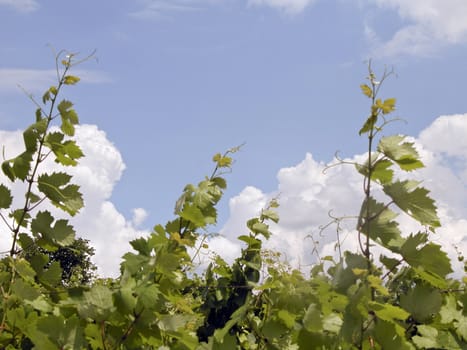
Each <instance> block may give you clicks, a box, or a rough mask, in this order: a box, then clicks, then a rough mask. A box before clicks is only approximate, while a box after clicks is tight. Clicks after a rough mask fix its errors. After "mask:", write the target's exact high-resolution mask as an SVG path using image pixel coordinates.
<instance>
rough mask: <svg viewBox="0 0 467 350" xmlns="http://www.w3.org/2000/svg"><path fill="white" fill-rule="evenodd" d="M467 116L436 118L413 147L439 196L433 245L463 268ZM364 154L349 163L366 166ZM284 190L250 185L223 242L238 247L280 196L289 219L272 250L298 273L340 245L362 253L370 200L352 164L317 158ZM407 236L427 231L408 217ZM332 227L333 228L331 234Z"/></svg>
mask: <svg viewBox="0 0 467 350" xmlns="http://www.w3.org/2000/svg"><path fill="white" fill-rule="evenodd" d="M466 128H467V114H466V115H454V116H443V117H440V118H438V119H436V120H435V121H434V122H433V123H432V124H431V125H430V126H429V127H427V128H426V129H425V130H423V131H422V132H421V133H420V136H419V137H418V138H416V139H414V140H413V141H414V142H415V144H416V146H417V148H418V149H419V152H420V155H421V157H422V159H423V161H424V163H425V165H426V167H425V168H424V169H422V170H420V171H418V172H416V174H415V173H414V174H410V177H414V176H416V177H417V178H418V179H420V180H422V181H423V186H425V187H426V188H428V189H429V190H430V191H431V195H432V197H433V198H435V199H436V201H437V205H438V209H439V210H438V215H439V216H440V219H441V223H442V228H440V229H438V230H437V232H436V233H435V234H432V235H431V239H432V240H433V241H435V242H437V243H439V244H441V245H442V246H443V248H444V249H445V251H447V252H448V254H449V256H450V257H451V259H452V261H453V263H454V264H457V265H455V266H454V267H455V269H456V271H457V273H458V274H459V273H461V272H460V271H462V267H461V264H460V263H457V259H456V257H457V253H456V249H457V250H458V251H460V252H467V226H466V225H465V224H466V221H467V214H466V213H467V177H466V176H465V175H466V173H467V148H466V142H467V141H466V138H465V135H467V129H466ZM363 159H364V156H362V155H356V156H354V157H353V158H352V159H347V161H349V162H350V161H359V162H361V161H363ZM277 178H278V189H277V190H276V191H274V192H272V193H263V192H262V191H261V190H259V189H257V188H255V187H247V188H246V189H245V190H243V191H242V192H241V193H240V194H239V195H237V196H236V197H234V198H232V199H231V200H230V212H231V214H230V219H229V220H228V221H227V223H226V225H225V226H224V228H223V229H222V231H221V233H222V235H223V237H225V238H228V239H230V240H231V241H232V242H235V237H236V236H238V235H239V234H244V233H245V232H247V228H246V226H245V222H246V220H247V219H248V218H251V217H254V216H256V215H258V214H259V212H260V210H261V208H263V207H264V206H265V204H266V203H267V202H268V201H269V200H270V199H271V198H273V197H276V196H279V202H280V207H279V214H280V217H281V221H280V222H279V224H278V225H273V226H272V230H273V232H274V234H273V236H272V237H271V239H270V240H269V241H267V242H266V246H267V247H268V248H271V249H275V250H277V251H279V252H281V253H282V254H283V257H284V258H285V259H286V260H287V261H288V262H289V263H290V264H291V265H292V266H293V267H295V268H306V266H308V265H309V264H311V263H313V262H315V261H316V260H317V255H318V254H319V255H320V256H323V255H333V256H337V251H336V242H337V239H339V242H340V243H341V247H342V249H348V250H351V251H357V250H358V244H357V239H356V238H357V237H356V232H355V229H354V228H355V223H356V221H355V219H351V218H352V217H355V215H357V214H358V212H359V210H360V205H361V201H362V199H363V191H362V178H361V176H360V175H359V174H358V173H357V172H356V170H355V169H354V167H353V166H351V165H340V166H336V167H331V168H326V165H325V163H323V162H318V161H315V160H314V159H313V157H312V155H311V154H307V155H306V156H305V159H304V160H303V161H302V162H300V163H299V164H297V165H296V166H292V167H289V168H283V169H281V170H280V171H279V173H278V176H277ZM337 217H348V218H349V219H346V220H342V221H341V222H340V224H339V226H336V225H329V226H326V225H327V224H328V223H330V222H333V220H334V218H337ZM399 219H400V220H399V221H400V225H401V229H402V232H406V233H410V232H417V231H418V230H419V229H420V226H419V225H418V224H416V222H415V221H414V220H413V219H411V218H410V217H408V216H406V215H400V216H399ZM325 226H326V228H325V229H323V228H324V227H325Z"/></svg>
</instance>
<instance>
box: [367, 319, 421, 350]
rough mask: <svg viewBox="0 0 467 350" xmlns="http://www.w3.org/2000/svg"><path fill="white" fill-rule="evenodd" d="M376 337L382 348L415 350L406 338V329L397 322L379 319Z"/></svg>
mask: <svg viewBox="0 0 467 350" xmlns="http://www.w3.org/2000/svg"><path fill="white" fill-rule="evenodd" d="M374 337H375V340H376V342H377V344H378V345H380V347H378V348H380V349H397V350H414V348H413V346H412V345H411V344H410V343H408V342H407V341H406V339H405V329H404V328H402V327H401V326H399V325H398V324H396V323H392V322H387V321H384V320H378V322H376V323H375V329H374Z"/></svg>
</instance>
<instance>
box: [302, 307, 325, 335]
mask: <svg viewBox="0 0 467 350" xmlns="http://www.w3.org/2000/svg"><path fill="white" fill-rule="evenodd" d="M303 326H304V327H305V329H306V330H307V331H309V332H319V331H321V329H322V328H323V321H322V319H321V311H320V310H319V308H318V307H317V305H316V304H314V303H311V304H310V306H308V308H307V310H306V312H305V315H304V316H303Z"/></svg>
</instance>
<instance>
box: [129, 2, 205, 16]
mask: <svg viewBox="0 0 467 350" xmlns="http://www.w3.org/2000/svg"><path fill="white" fill-rule="evenodd" d="M140 2H141V3H142V4H143V7H142V9H140V10H137V11H134V12H131V13H130V14H129V15H130V17H133V18H135V19H157V18H162V17H164V16H165V14H166V13H168V12H191V11H198V10H200V9H201V8H202V7H203V6H205V5H206V4H207V3H210V2H212V1H210V0H171V1H167V0H142V1H140Z"/></svg>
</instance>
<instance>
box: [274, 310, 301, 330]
mask: <svg viewBox="0 0 467 350" xmlns="http://www.w3.org/2000/svg"><path fill="white" fill-rule="evenodd" d="M296 317H297V316H296V315H294V314H292V313H290V312H288V311H287V310H284V309H281V310H279V312H278V313H277V318H278V319H279V320H280V321H281V322H282V323H283V324H284V325H285V326H286V327H287V328H293V326H294V325H295V318H296Z"/></svg>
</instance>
